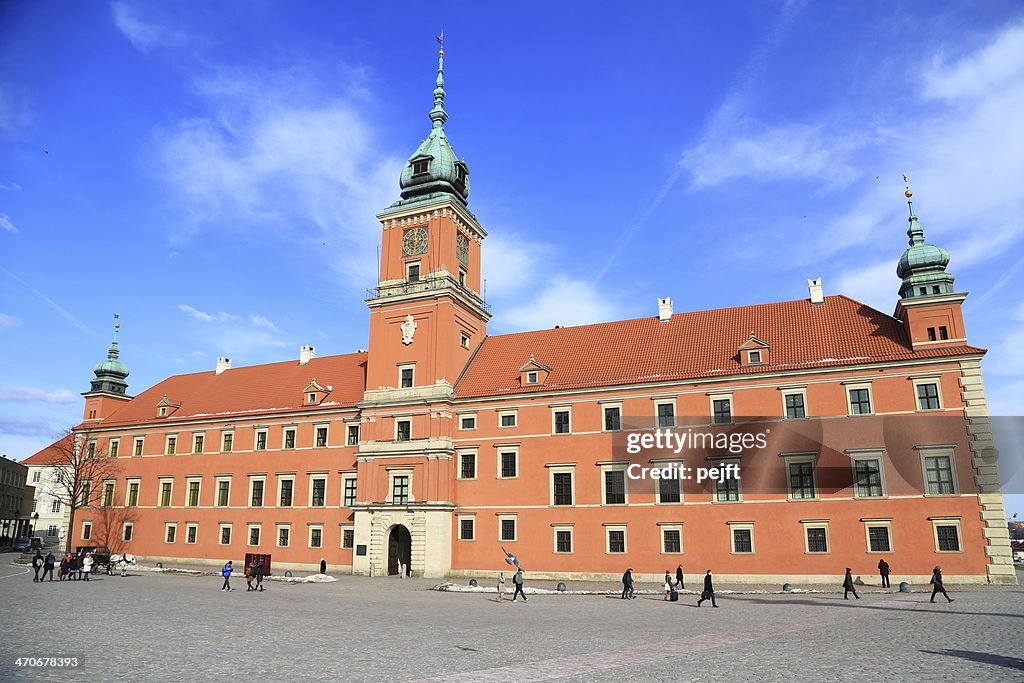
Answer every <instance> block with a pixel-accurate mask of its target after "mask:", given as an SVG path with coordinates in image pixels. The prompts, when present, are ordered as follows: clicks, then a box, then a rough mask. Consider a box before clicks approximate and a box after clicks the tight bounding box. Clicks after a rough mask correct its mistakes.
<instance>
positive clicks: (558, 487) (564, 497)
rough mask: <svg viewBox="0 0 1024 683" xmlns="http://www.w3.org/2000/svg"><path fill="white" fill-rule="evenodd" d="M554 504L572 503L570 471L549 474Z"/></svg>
mask: <svg viewBox="0 0 1024 683" xmlns="http://www.w3.org/2000/svg"><path fill="white" fill-rule="evenodd" d="M551 482H552V486H553V487H554V504H555V505H572V472H554V473H553V474H552V475H551Z"/></svg>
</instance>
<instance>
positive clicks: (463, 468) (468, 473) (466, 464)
mask: <svg viewBox="0 0 1024 683" xmlns="http://www.w3.org/2000/svg"><path fill="white" fill-rule="evenodd" d="M459 460H460V466H459V479H476V454H475V453H461V454H460V455H459Z"/></svg>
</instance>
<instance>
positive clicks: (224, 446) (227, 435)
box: [220, 432, 235, 533]
mask: <svg viewBox="0 0 1024 683" xmlns="http://www.w3.org/2000/svg"><path fill="white" fill-rule="evenodd" d="M234 447H235V433H234V432H221V435H220V450H221V451H222V452H224V453H230V452H231V451H232V450H233V449H234ZM229 533H230V532H229Z"/></svg>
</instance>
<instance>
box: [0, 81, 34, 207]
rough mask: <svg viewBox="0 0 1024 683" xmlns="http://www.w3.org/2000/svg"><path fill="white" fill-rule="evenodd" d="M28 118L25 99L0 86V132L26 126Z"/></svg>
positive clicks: (9, 131)
mask: <svg viewBox="0 0 1024 683" xmlns="http://www.w3.org/2000/svg"><path fill="white" fill-rule="evenodd" d="M30 120H31V117H30V116H29V108H28V103H27V100H26V99H25V98H24V97H22V96H16V95H15V94H14V93H13V92H11V90H10V89H9V88H7V89H3V88H0V132H6V133H13V132H15V131H18V130H20V129H22V128H24V127H25V126H27V125H28V124H29V121H30ZM5 189H6V188H5Z"/></svg>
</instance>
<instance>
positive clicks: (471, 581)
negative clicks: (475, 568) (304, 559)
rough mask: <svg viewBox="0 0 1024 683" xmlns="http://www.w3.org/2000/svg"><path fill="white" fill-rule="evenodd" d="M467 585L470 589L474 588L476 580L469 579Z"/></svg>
mask: <svg viewBox="0 0 1024 683" xmlns="http://www.w3.org/2000/svg"><path fill="white" fill-rule="evenodd" d="M469 585H470V587H471V588H476V579H470V580H469Z"/></svg>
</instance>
